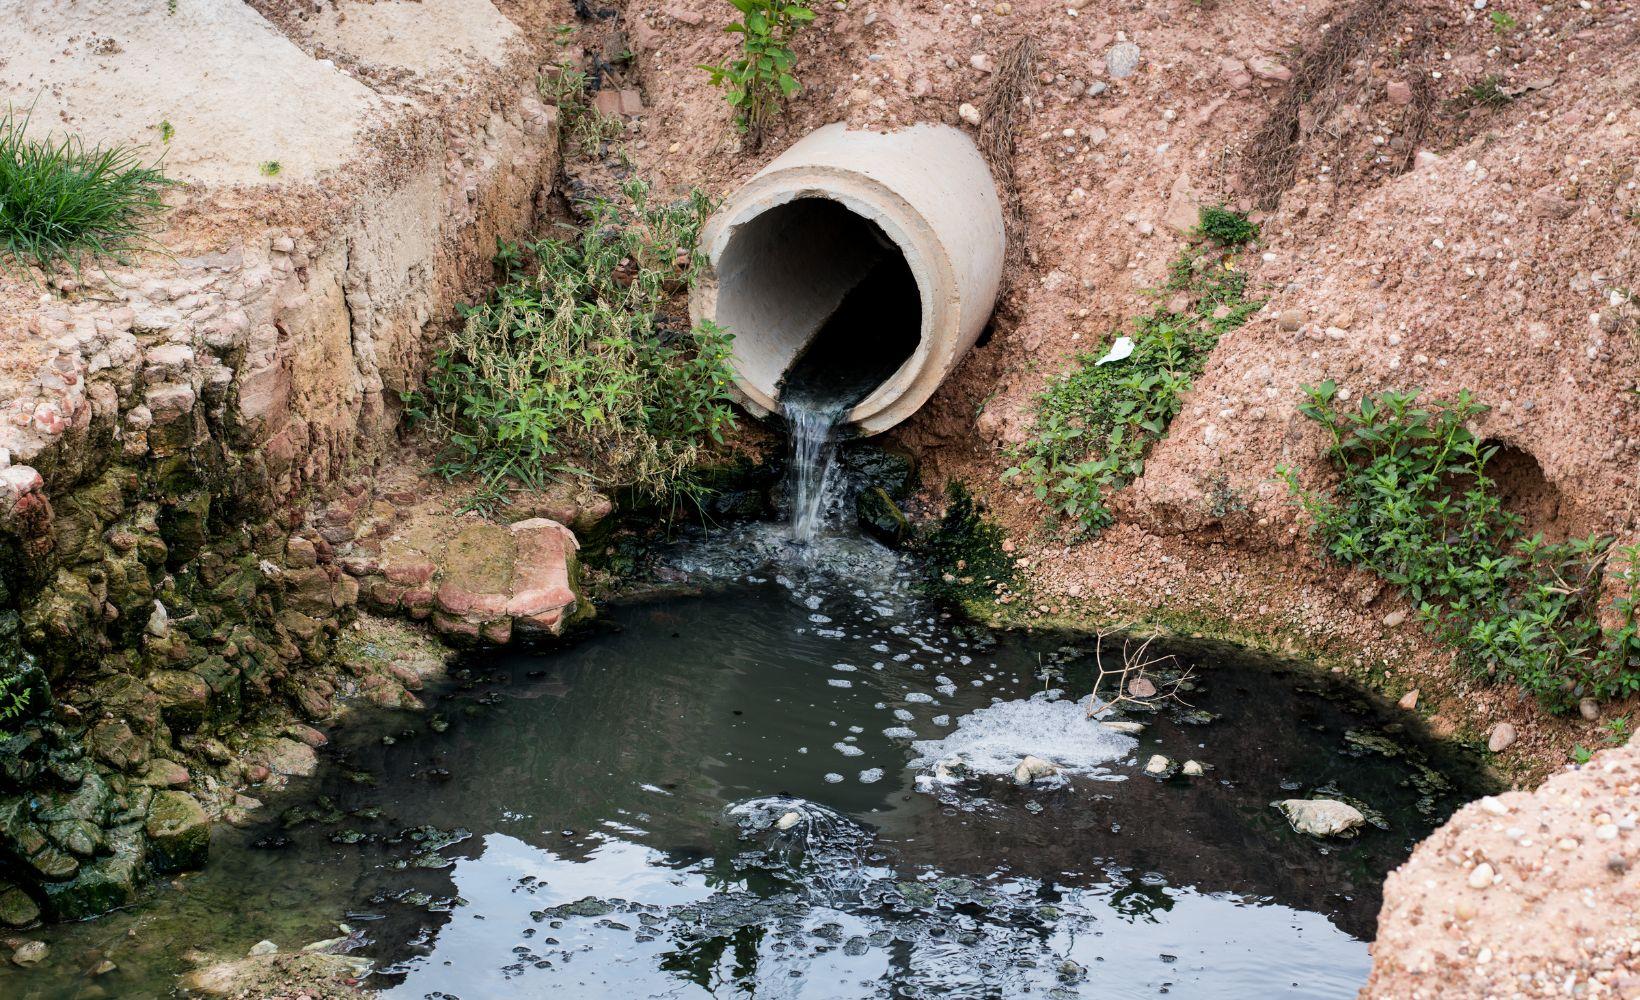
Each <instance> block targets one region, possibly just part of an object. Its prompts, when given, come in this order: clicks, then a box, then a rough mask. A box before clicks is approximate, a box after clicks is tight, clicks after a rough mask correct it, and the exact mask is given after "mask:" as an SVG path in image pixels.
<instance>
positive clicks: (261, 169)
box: [256, 160, 285, 177]
mask: <svg viewBox="0 0 1640 1000" xmlns="http://www.w3.org/2000/svg"><path fill="white" fill-rule="evenodd" d="M284 169H285V168H284V165H283V164H281V163H280V162H279V161H278V160H263V161H262V162H261V164H260V165H258V166H257V168H256V170H257V172H258V173H260V174H261V175H262V176H263V177H278V176H279V174H280V172H281V171H283V170H284Z"/></svg>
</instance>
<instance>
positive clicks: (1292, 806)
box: [1273, 799, 1367, 837]
mask: <svg viewBox="0 0 1640 1000" xmlns="http://www.w3.org/2000/svg"><path fill="white" fill-rule="evenodd" d="M1273 805H1274V806H1275V807H1276V808H1277V809H1280V810H1281V812H1282V814H1283V815H1285V816H1286V817H1287V822H1289V823H1291V824H1292V826H1293V829H1294V830H1297V831H1298V832H1299V833H1307V834H1309V835H1310V836H1312V837H1337V836H1341V835H1343V834H1346V833H1348V832H1350V831H1351V830H1354V829H1355V828H1356V827H1358V826H1360V825H1361V824H1362V823H1365V822H1366V820H1367V818H1366V817H1365V816H1363V815H1362V814H1361V810H1359V809H1357V808H1355V807H1354V806H1352V805H1350V804H1348V803H1346V802H1339V801H1338V800H1336V799H1284V800H1282V801H1280V802H1276V803H1273Z"/></svg>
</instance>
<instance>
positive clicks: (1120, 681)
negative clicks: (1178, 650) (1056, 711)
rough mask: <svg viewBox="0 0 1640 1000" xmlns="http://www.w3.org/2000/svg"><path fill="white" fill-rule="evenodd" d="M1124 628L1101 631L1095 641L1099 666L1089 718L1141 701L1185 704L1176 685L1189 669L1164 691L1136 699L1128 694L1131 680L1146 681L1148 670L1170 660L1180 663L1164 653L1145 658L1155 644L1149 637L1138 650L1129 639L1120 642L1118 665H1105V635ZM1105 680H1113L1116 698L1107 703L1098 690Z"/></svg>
mask: <svg viewBox="0 0 1640 1000" xmlns="http://www.w3.org/2000/svg"><path fill="white" fill-rule="evenodd" d="M1127 628H1128V626H1126V625H1124V626H1122V627H1120V628H1115V629H1110V630H1108V631H1102V632H1100V633H1099V635H1098V638H1097V639H1096V641H1095V643H1094V647H1093V661H1094V664H1095V666H1097V667H1098V670H1099V676H1098V677H1096V678H1095V679H1094V681H1093V698H1092V699H1091V700H1090V701H1089V702H1088V718H1090V719H1091V718H1093V717H1094V716H1096V715H1098V714H1099V713H1100V712H1103V711H1105V710H1106V709H1110V708H1115V707H1116V706H1118V705H1121V704H1123V703H1128V704H1136V703H1138V702H1141V701H1145V702H1148V701H1154V700H1156V699H1158V698H1171V699H1172V700H1174V701H1177V702H1178V703H1179V704H1181V705H1186V704H1188V703H1187V702H1186V701H1185V700H1184V699H1183V698H1180V697H1179V685H1181V684H1183V683H1184V682H1185V681H1187V680H1189V679H1190V677H1191V674H1192V671H1190V670H1186V671H1184V672H1183V673H1181V674H1180V675H1179V676H1177V677H1175V678H1174V679H1173V680H1172V681H1170V682H1168V684H1167V685H1166V687H1165V688H1156V689H1155V693H1154V694H1149V695H1144V696H1139V695H1134V694H1131V693H1129V689H1130V685H1131V684H1132V683H1133V682H1134V681H1136V680H1140V679H1145V680H1148V678H1146V677H1145V671H1147V670H1149V669H1150V668H1151V667H1155V666H1158V665H1160V664H1163V663H1167V662H1169V661H1171V662H1173V663H1174V664H1177V663H1178V662H1179V658H1178V657H1176V656H1174V655H1173V654H1172V653H1166V654H1164V655H1162V656H1157V657H1153V658H1151V659H1146V658H1145V651H1146V650H1148V649H1149V648H1150V644H1151V643H1152V642H1155V641H1156V637H1155V636H1151V637H1150V638H1148V639H1146V640H1145V641H1144V642H1142V643H1140V644H1139V648H1138V649H1134V648H1133V642H1132V640H1130V639H1123V640H1122V664H1121V666H1113V667H1107V666H1105V656H1104V652H1105V639H1106V638H1107V637H1108V636H1111V635H1115V634H1116V633H1118V632H1123V631H1126V630H1127ZM1108 677H1114V678H1116V697H1115V698H1112V699H1111V700H1109V701H1106V700H1104V699H1103V698H1101V697H1100V695H1099V689H1100V688H1102V687H1104V685H1105V679H1106V678H1108Z"/></svg>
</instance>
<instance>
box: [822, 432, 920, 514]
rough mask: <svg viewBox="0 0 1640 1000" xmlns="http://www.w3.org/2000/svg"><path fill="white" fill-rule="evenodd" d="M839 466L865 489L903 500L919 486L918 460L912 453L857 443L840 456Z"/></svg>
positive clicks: (838, 457)
mask: <svg viewBox="0 0 1640 1000" xmlns="http://www.w3.org/2000/svg"><path fill="white" fill-rule="evenodd" d="M837 463H838V465H839V466H841V467H842V470H843V472H844V473H845V474H846V475H847V476H848V477H849V478H850V480H852V481H854V482H857V483H859V484H860V486H861V488H862V489H871V488H873V487H875V488H877V489H880V490H882V491H883V492H884V493H886V494H887V495H888V497H889V499H891V500H894V501H902V500H904V499H905V498H906V497H908V496H910V495H911V494H912V492H913V491H914V490H915V489H916V487H917V459H916V456H915V455H913V454H912V453H911V452H909V451H906V450H904V449H901V448H898V447H894V446H891V445H882V444H878V443H876V442H855V443H851V444H848V445H845V446H844V447H843V448H842V449H841V450H840V451H839V453H838V456H837Z"/></svg>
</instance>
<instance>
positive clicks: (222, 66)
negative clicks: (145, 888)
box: [0, 0, 564, 924]
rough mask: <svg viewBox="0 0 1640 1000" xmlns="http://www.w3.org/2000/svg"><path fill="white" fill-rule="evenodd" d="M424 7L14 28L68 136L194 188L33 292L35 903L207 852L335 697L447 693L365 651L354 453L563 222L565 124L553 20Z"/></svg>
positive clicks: (14, 920) (22, 526)
mask: <svg viewBox="0 0 1640 1000" xmlns="http://www.w3.org/2000/svg"><path fill="white" fill-rule="evenodd" d="M408 7H409V5H387V6H380V5H378V6H372V5H361V8H362V9H360V10H358V11H355V12H354V13H355V14H356V15H357V16H354V17H352V18H349V17H348V16H347V13H348V12H346V11H342V10H335V9H333V10H330V11H328V12H323V13H321V12H316V11H313V10H311V9H307V8H303V9H302V10H301V11H300V12H298V11H297V10H296V8H295V7H294V6H293V7H292V8H291V9H290V10H289V11H283V12H281V11H274V10H269V11H266V13H267V14H269V15H270V16H271V17H272V20H269V19H267V18H264V17H263V14H262V13H259V12H258V11H257V10H256V9H253V8H251V7H248V6H245V5H243V4H240V3H237V2H226V0H225V2H211V3H181V4H171V5H167V4H164V3H153V4H136V5H129V4H110V3H95V2H86V3H75V4H67V5H50V6H48V7H45V8H35V9H31V10H29V11H24V12H20V13H18V14H17V16H14V17H9V18H7V19H6V23H5V25H4V27H0V39H3V43H0V48H4V50H5V51H6V53H7V57H6V59H5V61H4V62H3V64H0V89H3V90H4V91H5V93H6V95H7V96H8V98H9V99H10V100H12V101H13V102H14V103H16V104H19V105H24V106H29V107H32V115H33V116H34V122H35V123H36V126H37V127H39V126H45V127H60V128H63V129H66V130H72V131H73V132H74V133H76V134H78V135H80V136H82V137H83V138H84V139H85V141H86V142H88V143H113V142H125V143H132V142H139V143H148V144H150V145H152V146H156V147H157V146H160V145H161V144H163V145H164V147H165V152H166V161H165V162H166V169H167V171H168V172H169V174H170V176H171V177H173V178H174V179H176V180H177V181H178V182H180V184H181V187H180V188H179V189H177V190H176V191H174V192H173V194H172V199H173V201H174V203H175V204H176V206H177V207H176V208H175V210H174V212H173V213H172V214H171V215H170V216H169V217H168V218H167V220H166V228H165V230H164V231H163V232H161V233H159V234H158V239H159V241H160V242H161V244H162V245H163V246H164V248H165V250H166V251H167V253H166V254H165V255H157V254H149V255H144V256H143V257H142V258H141V259H140V261H139V262H138V263H137V264H136V265H135V266H133V267H115V268H110V269H108V270H102V269H100V268H97V269H91V268H88V269H87V270H85V271H84V272H83V273H80V274H78V275H74V274H63V275H57V276H53V277H52V278H50V279H49V281H48V282H45V283H42V282H41V280H40V276H39V275H38V274H35V275H27V274H15V273H13V274H10V275H8V277H7V278H6V279H5V280H4V281H3V282H0V336H3V337H4V341H5V344H6V359H5V365H4V371H3V373H0V385H3V389H0V395H3V396H4V397H5V399H6V403H5V404H4V411H5V412H4V417H3V419H0V456H3V458H0V465H3V466H4V468H3V469H0V483H3V491H4V492H3V504H0V506H3V511H4V516H3V518H0V523H3V531H4V533H5V535H6V542H7V545H8V552H9V553H10V558H9V560H8V563H7V565H6V567H5V579H4V605H5V607H6V608H7V610H6V612H5V615H4V630H3V638H4V642H5V649H4V652H3V656H4V657H5V659H6V669H7V673H8V675H14V674H15V675H17V676H18V677H20V678H22V680H21V681H20V682H19V683H18V688H20V687H21V686H23V685H26V686H27V687H28V689H29V691H30V693H31V695H32V697H31V698H30V705H29V706H28V707H29V711H28V713H27V717H26V719H25V720H24V721H25V723H26V724H23V725H21V726H20V728H18V729H17V730H16V731H17V735H15V736H14V737H12V738H11V739H10V740H9V742H8V743H7V745H6V748H5V761H6V770H5V774H4V776H3V777H0V856H3V858H4V866H5V868H6V871H5V872H4V877H5V878H6V879H8V880H13V879H14V880H16V882H17V883H18V887H17V888H13V887H12V885H11V882H10V881H8V882H7V883H6V886H5V888H4V889H3V890H0V897H3V898H5V900H6V909H5V912H4V913H3V914H0V918H3V919H4V920H5V921H6V922H8V923H11V924H26V923H28V922H29V921H30V920H31V919H32V918H33V916H34V914H35V913H36V912H37V911H43V912H44V914H45V915H46V916H48V917H51V918H57V919H73V918H77V917H82V916H86V915H90V914H95V913H99V912H102V911H103V910H106V909H108V908H110V907H113V906H118V905H121V904H123V903H125V902H127V901H129V900H130V898H131V896H132V893H133V892H134V891H135V889H136V887H137V885H139V884H140V883H141V881H142V880H143V879H144V877H145V876H146V875H147V874H148V873H149V872H151V871H158V872H164V871H170V870H175V869H178V868H185V867H191V866H194V865H197V864H198V863H199V861H200V860H201V859H202V857H203V853H204V848H205V834H206V826H205V824H206V822H207V819H208V817H209V816H214V815H217V814H220V813H222V812H223V811H224V810H227V811H229V812H232V810H233V809H234V808H236V807H237V805H244V804H245V803H236V799H235V793H236V791H237V790H238V789H240V788H242V787H243V786H244V785H245V784H246V783H247V782H255V783H259V784H262V783H267V782H269V781H273V782H274V783H277V782H278V781H279V780H282V777H283V776H285V775H292V774H302V773H310V772H311V769H312V767H313V751H312V749H311V747H312V746H314V745H318V744H321V743H322V742H323V741H324V737H323V736H322V735H321V734H319V733H318V732H316V731H314V730H312V729H311V728H309V727H308V726H306V725H303V724H302V723H303V722H304V721H306V722H323V721H325V720H327V719H328V718H330V717H331V715H332V714H333V712H334V711H335V709H336V707H337V705H338V704H339V701H340V699H341V697H342V696H344V695H348V694H361V695H363V696H366V697H368V698H370V699H371V700H373V701H376V702H379V703H382V704H401V703H411V702H414V700H415V696H414V695H413V694H411V693H410V692H409V690H408V688H414V687H418V686H419V683H420V678H419V675H420V673H421V671H422V670H423V669H426V668H427V667H428V666H429V663H428V661H427V659H426V657H420V656H412V655H409V654H408V653H406V652H403V651H400V652H398V654H397V655H396V656H395V655H394V654H393V653H387V654H384V655H382V656H380V657H379V660H380V662H376V659H374V658H372V657H370V656H356V657H352V658H350V659H349V662H350V663H351V664H352V666H351V668H350V669H349V670H348V671H343V670H341V669H339V668H338V666H337V661H336V660H335V659H334V658H333V657H332V654H331V651H332V646H333V643H334V641H335V637H336V636H337V634H338V632H339V631H340V630H342V629H343V628H344V627H346V626H347V624H348V623H349V622H350V621H351V620H352V618H353V612H354V608H355V605H356V604H357V602H358V600H359V594H360V586H359V582H358V579H357V578H356V576H355V575H354V573H350V572H347V571H346V570H345V569H344V567H343V566H342V565H341V563H340V562H339V560H338V559H337V557H336V546H337V545H338V544H342V543H345V542H346V541H348V540H349V539H350V538H351V537H352V536H351V527H350V524H351V521H352V518H353V512H354V509H355V508H356V507H357V506H358V502H357V501H356V500H355V499H354V498H356V497H357V496H359V495H361V493H362V487H361V486H359V485H357V481H356V480H349V479H347V478H346V477H347V474H348V473H349V472H350V471H351V470H355V469H360V468H365V467H368V465H369V463H371V462H372V461H373V460H374V459H375V458H376V457H377V456H378V455H380V454H381V452H382V449H383V447H384V446H385V445H386V444H388V443H390V442H391V441H392V439H393V433H394V430H395V428H396V426H397V424H398V421H399V417H400V410H401V405H400V402H399V393H400V392H401V391H403V390H405V389H408V388H411V387H414V386H416V385H418V384H419V380H420V376H421V371H422V366H423V365H424V364H425V362H426V357H427V354H428V351H429V347H430V345H431V344H432V343H433V342H434V341H435V340H436V339H437V338H438V337H439V336H440V330H441V327H440V324H443V323H446V322H448V321H449V320H450V318H451V317H452V315H453V313H454V311H455V306H456V305H457V304H458V303H460V302H464V301H469V300H470V299H471V298H472V297H474V296H475V295H477V294H480V293H481V292H482V291H483V290H484V288H485V287H486V286H487V282H488V281H489V278H490V273H491V271H490V256H491V254H492V253H493V250H494V247H495V245H496V241H497V239H498V238H516V237H517V236H518V235H519V234H521V233H523V232H525V231H527V230H528V229H529V228H530V227H531V226H532V225H533V224H534V223H535V220H536V218H537V215H538V213H539V210H540V208H541V206H542V204H543V199H544V198H545V197H546V195H547V194H548V193H549V191H550V189H551V186H552V182H553V179H554V177H555V175H556V173H557V125H556V119H555V116H554V114H553V112H552V110H551V109H548V108H545V107H543V106H542V104H541V103H540V101H539V100H538V98H537V96H536V91H535V83H534V81H535V76H536V73H537V70H538V67H539V65H540V64H541V62H542V60H543V51H544V50H543V43H542V41H541V39H540V37H539V35H538V34H536V35H531V34H528V33H526V31H525V30H524V29H523V28H521V27H519V24H518V23H515V22H514V21H511V20H508V19H507V18H505V17H502V16H501V15H500V14H499V13H498V12H497V11H495V10H494V9H492V8H490V7H489V6H488V5H483V6H482V8H481V9H480V8H474V7H471V6H470V5H464V4H459V3H434V4H417V5H414V7H415V9H414V10H413V11H412V10H410V9H408ZM524 13H526V14H530V13H535V12H532V11H527V10H526V11H524ZM285 14H288V15H289V16H288V17H286V16H283V15H285ZM520 23H523V24H526V25H530V26H534V22H532V21H530V20H529V18H527V17H526V18H522V19H521V22H520ZM161 122H164V123H165V125H166V129H165V134H164V136H163V137H162V136H161V135H160V133H159V132H158V131H156V130H157V129H158V127H159V124H160V123H161ZM47 123H49V126H48V125H47ZM330 498H335V502H333V503H329V504H327V503H326V501H327V499H330ZM310 506H311V507H313V508H314V509H312V510H311V511H310ZM560 566H562V561H560ZM353 569H354V571H355V572H356V573H359V574H361V575H362V574H363V573H364V568H363V567H353ZM421 582H423V583H425V582H427V577H423V578H422V581H421ZM434 585H435V586H436V583H435V584H434ZM563 603H564V602H562V601H560V602H559V606H560V607H561V606H562V605H563ZM530 610H531V611H532V612H544V611H546V610H547V609H546V608H545V607H542V608H532V609H530ZM395 660H396V662H395ZM430 666H431V667H436V666H437V657H436V656H435V657H433V659H432V661H431V664H430ZM48 684H49V694H48V689H47V685H48ZM18 688H14V690H15V689H18Z"/></svg>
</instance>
